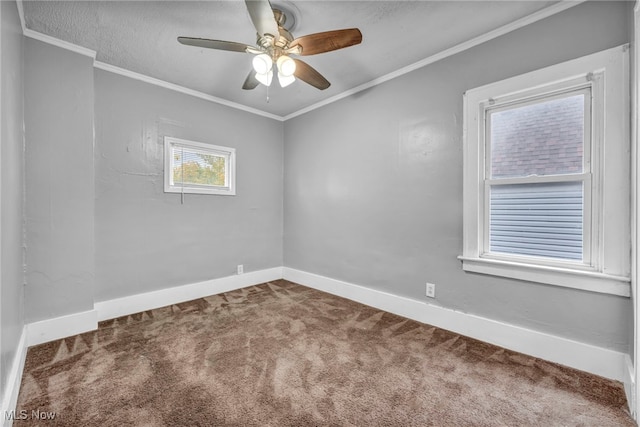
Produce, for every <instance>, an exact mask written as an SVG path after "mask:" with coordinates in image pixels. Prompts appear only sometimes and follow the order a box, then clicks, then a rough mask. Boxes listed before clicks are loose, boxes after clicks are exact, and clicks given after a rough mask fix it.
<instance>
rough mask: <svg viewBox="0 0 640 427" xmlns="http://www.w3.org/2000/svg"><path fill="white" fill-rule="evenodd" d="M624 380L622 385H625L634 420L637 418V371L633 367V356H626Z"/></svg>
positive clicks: (630, 411) (625, 392)
mask: <svg viewBox="0 0 640 427" xmlns="http://www.w3.org/2000/svg"><path fill="white" fill-rule="evenodd" d="M624 364H625V367H624V379H623V381H622V383H623V384H624V394H625V395H626V396H627V405H628V408H629V413H630V414H631V416H632V417H633V419H634V420H637V418H636V411H637V407H636V404H637V402H636V371H635V368H634V367H633V360H631V356H629V355H628V354H625V357H624Z"/></svg>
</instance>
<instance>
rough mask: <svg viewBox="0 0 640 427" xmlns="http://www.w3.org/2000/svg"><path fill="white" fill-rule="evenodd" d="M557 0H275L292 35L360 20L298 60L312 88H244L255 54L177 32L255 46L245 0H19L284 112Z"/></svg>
mask: <svg viewBox="0 0 640 427" xmlns="http://www.w3.org/2000/svg"><path fill="white" fill-rule="evenodd" d="M553 3H557V2H556V1H468V2H467V1H308V0H302V1H293V2H291V1H288V0H286V1H278V0H274V1H273V2H272V4H273V5H274V7H275V6H277V5H281V6H282V7H284V8H285V9H288V10H290V11H293V12H294V13H295V15H296V22H295V27H294V28H293V29H292V32H293V34H294V36H302V35H306V34H310V33H316V32H321V31H329V30H334V29H341V28H352V27H357V28H359V29H360V30H361V31H362V34H363V41H362V44H360V45H358V46H353V47H349V48H346V49H343V50H339V51H334V52H328V53H324V54H320V55H314V56H306V57H304V58H303V59H304V60H305V61H306V62H307V63H308V64H310V65H311V66H312V67H314V68H315V69H316V70H318V71H319V72H320V73H322V74H323V75H324V76H325V77H326V78H327V79H328V80H329V81H330V82H331V87H330V88H329V89H327V90H324V91H320V90H317V89H315V88H313V87H311V86H309V85H307V84H305V83H303V82H301V81H297V82H295V83H294V84H293V85H291V86H289V87H287V88H284V89H283V88H280V87H279V85H278V84H277V83H276V82H274V84H273V85H272V86H271V87H270V88H269V90H268V91H269V94H268V95H269V102H267V88H266V87H265V86H262V85H260V86H258V88H256V89H255V90H252V91H245V90H242V89H241V87H242V83H243V82H244V79H245V77H246V75H247V73H248V72H249V70H250V68H251V59H252V55H250V54H247V53H236V52H226V51H216V50H209V49H202V48H196V47H192V46H184V45H181V44H179V43H178V42H177V41H176V37H178V36H188V37H201V38H212V39H219V40H228V41H236V42H241V43H246V44H250V45H255V41H256V35H255V29H254V28H253V26H252V23H251V20H250V18H249V14H248V12H247V10H246V8H245V4H244V1H203V2H191V1H159V2H152V1H137V2H133V1H106V2H105V1H42V2H40V1H24V3H23V9H24V17H25V23H26V27H27V28H28V29H31V30H34V31H37V32H40V33H44V34H47V35H50V36H53V37H55V38H58V39H61V40H64V41H67V42H70V43H73V44H76V45H79V46H83V47H86V48H88V49H91V50H94V51H96V52H97V58H96V59H97V60H98V61H101V62H104V63H107V64H110V65H114V66H117V67H121V68H124V69H126V70H130V71H134V72H137V73H141V74H144V75H147V76H150V77H154V78H157V79H160V80H164V81H167V82H170V83H174V84H177V85H180V86H184V87H186V88H189V89H193V90H196V91H199V92H202V93H205V94H208V95H212V96H215V97H218V98H222V99H225V100H228V101H232V102H236V103H239V104H242V105H245V106H248V107H252V108H256V109H258V110H262V111H265V112H268V113H272V114H275V115H278V116H286V115H288V114H291V113H294V112H296V111H299V110H300V109H303V108H305V107H308V106H310V105H313V104H315V103H318V102H321V101H323V100H326V99H327V98H330V97H333V96H335V95H338V94H341V93H343V92H345V91H347V90H349V89H352V88H354V87H357V86H359V85H362V84H365V83H367V82H369V81H371V80H374V79H376V78H379V77H381V76H384V75H386V74H388V73H390V72H393V71H396V70H398V69H400V68H403V67H406V66H408V65H411V64H413V63H415V62H417V61H420V60H422V59H424V58H427V57H429V56H431V55H433V54H436V53H438V52H441V51H443V50H445V49H447V48H450V47H452V46H455V45H457V44H459V43H462V42H465V41H467V40H470V39H472V38H474V37H477V36H480V35H482V34H484V33H487V32H489V31H491V30H494V29H496V28H498V27H500V26H503V25H505V24H508V23H510V22H512V21H515V20H517V19H519V18H522V17H525V16H527V15H530V14H531V13H534V12H536V11H538V10H541V9H543V8H545V7H548V6H550V5H551V4H553Z"/></svg>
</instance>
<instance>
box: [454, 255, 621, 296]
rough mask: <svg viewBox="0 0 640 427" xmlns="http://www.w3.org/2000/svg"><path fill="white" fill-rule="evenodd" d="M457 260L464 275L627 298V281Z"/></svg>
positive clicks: (521, 265) (480, 260) (505, 263)
mask: <svg viewBox="0 0 640 427" xmlns="http://www.w3.org/2000/svg"><path fill="white" fill-rule="evenodd" d="M458 259H459V260H461V261H462V269H463V270H464V271H470V272H474V273H482V274H488V275H491V276H501V277H509V278H511V279H518V280H526V281H529V282H536V283H545V284H548V285H555V286H562V287H565V288H573V289H580V290H583V291H590V292H598V293H602V294H609V295H618V296H622V297H630V296H631V284H630V279H629V278H628V277H623V276H614V275H611V274H605V273H598V272H593V271H581V270H573V269H569V268H560V267H549V266H540V265H532V264H525V263H520V262H513V261H503V260H495V259H487V258H472V257H464V256H459V257H458Z"/></svg>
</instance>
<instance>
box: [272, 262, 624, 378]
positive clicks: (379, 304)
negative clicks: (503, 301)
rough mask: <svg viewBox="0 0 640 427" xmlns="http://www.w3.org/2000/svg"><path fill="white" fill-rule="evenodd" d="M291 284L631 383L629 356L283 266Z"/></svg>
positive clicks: (284, 275)
mask: <svg viewBox="0 0 640 427" xmlns="http://www.w3.org/2000/svg"><path fill="white" fill-rule="evenodd" d="M283 277H284V279H286V280H290V281H292V282H296V283H300V284H302V285H304V286H308V287H311V288H315V289H318V290H321V291H324V292H328V293H330V294H334V295H338V296H341V297H344V298H348V299H351V300H353V301H357V302H360V303H362V304H366V305H369V306H372V307H375V308H378V309H380V310H384V311H388V312H390V313H394V314H398V315H400V316H404V317H407V318H410V319H414V320H417V321H419V322H422V323H427V324H429V325H433V326H437V327H439V328H442V329H447V330H449V331H452V332H456V333H459V334H461V335H465V336H468V337H471V338H475V339H478V340H481V341H484V342H488V343H491V344H495V345H498V346H500V347H504V348H508V349H510V350H514V351H518V352H520V353H524V354H528V355H530V356H534V357H539V358H541V359H544V360H548V361H551V362H555V363H559V364H562V365H565V366H569V367H572V368H575V369H579V370H581V371H586V372H590V373H593V374H596V375H600V376H603V377H606V378H610V379H614V380H617V381H621V382H625V381H626V380H627V375H628V374H625V370H626V368H625V356H626V355H625V354H624V353H620V352H617V351H613V350H609V349H606V348H601V347H597V346H593V345H590V344H585V343H581V342H578V341H573V340H570V339H567V338H562V337H558V336H555V335H550V334H547V333H543V332H538V331H535V330H531V329H527V328H523V327H519V326H514V325H511V324H508V323H503V322H498V321H496V320H491V319H488V318H485V317H480V316H476V315H472V314H468V313H463V312H460V311H455V310H451V309H447V308H443V307H439V306H436V305H433V304H428V303H426V302H422V301H418V300H414V299H411V298H405V297H401V296H397V295H393V294H389V293H386V292H382V291H377V290H374V289H369V288H366V287H363V286H359V285H355V284H352V283H347V282H343V281H341V280H336V279H331V278H328V277H324V276H320V275H317V274H313V273H308V272H305V271H300V270H296V269H293V268H289V267H283Z"/></svg>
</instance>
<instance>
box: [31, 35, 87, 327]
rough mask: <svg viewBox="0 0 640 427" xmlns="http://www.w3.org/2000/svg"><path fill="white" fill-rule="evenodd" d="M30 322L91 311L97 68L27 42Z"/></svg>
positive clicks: (79, 57) (69, 54)
mask: <svg viewBox="0 0 640 427" xmlns="http://www.w3.org/2000/svg"><path fill="white" fill-rule="evenodd" d="M24 69H25V91H24V103H25V105H24V106H25V130H26V230H27V232H26V246H27V271H26V273H27V286H26V301H27V305H26V320H27V321H28V322H33V321H37V320H41V319H49V318H53V317H58V316H62V315H65V314H69V313H76V312H81V311H85V310H91V309H93V295H94V237H93V222H94V184H93V175H94V167H93V145H94V143H93V104H94V97H93V60H92V59H91V58H88V57H85V56H82V55H79V54H76V53H73V52H70V51H67V50H64V49H61V48H58V47H54V46H51V45H48V44H45V43H42V42H40V41H37V40H34V39H26V40H25V64H24Z"/></svg>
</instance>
